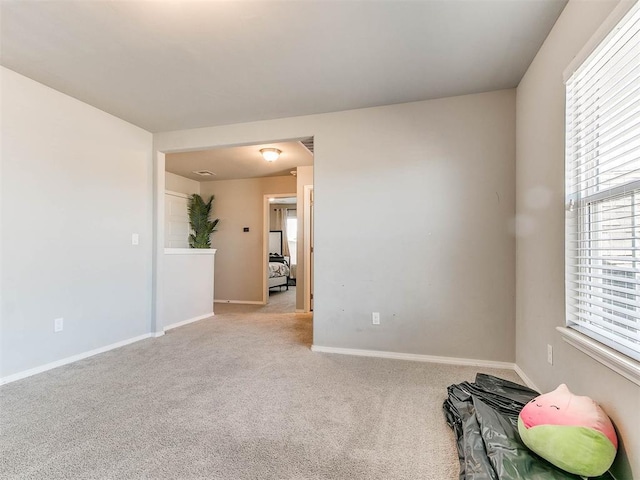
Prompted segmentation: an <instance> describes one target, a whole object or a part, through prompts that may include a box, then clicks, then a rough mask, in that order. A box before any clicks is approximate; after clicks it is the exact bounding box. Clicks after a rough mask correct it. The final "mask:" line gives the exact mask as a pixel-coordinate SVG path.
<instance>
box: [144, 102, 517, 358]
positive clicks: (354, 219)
mask: <svg viewBox="0 0 640 480" xmlns="http://www.w3.org/2000/svg"><path fill="white" fill-rule="evenodd" d="M309 136H314V140H315V141H314V148H315V156H314V189H315V292H314V293H315V312H314V343H315V344H317V345H320V346H332V347H349V348H362V349H372V350H387V351H396V352H407V353H417V354H430V355H443V356H450V357H465V358H477V359H485V360H497V361H513V360H514V356H515V348H514V337H515V332H514V293H515V288H514V283H515V282H514V274H515V265H514V258H515V240H514V237H513V235H512V234H511V232H510V225H511V223H512V220H513V216H514V213H515V203H514V201H515V188H514V182H513V179H514V175H515V172H514V167H515V143H514V140H515V91H514V90H504V91H498V92H491V93H484V94H478V95H468V96H462V97H455V98H447V99H441V100H432V101H425V102H416V103H408V104H403V105H392V106H387V107H378V108H370V109H362V110H353V111H345V112H337V113H330V114H323V115H311V116H305V117H295V118H285V119H278V120H270V121H263V122H253V123H247V124H238V125H228V126H220V127H211V128H200V129H194V130H187V131H178V132H165V133H159V134H155V135H154V142H155V147H156V148H157V150H159V151H162V152H164V151H179V150H184V149H196V148H207V147H213V146H228V145H236V144H249V143H258V142H267V141H277V140H287V139H295V138H304V137H309ZM214 193H216V195H217V192H214ZM396 205H403V208H401V209H399V208H396V207H395V206H396ZM239 227H241V225H240V224H238V225H237V226H234V228H239ZM215 241H216V240H215V235H214V245H215ZM256 241H257V239H256ZM215 246H216V247H217V246H218V245H215ZM223 255H224V248H223V247H222V246H220V250H219V252H218V255H217V262H216V267H217V268H218V267H221V266H222V258H223ZM221 283H222V281H221V280H220V281H219V280H218V277H216V288H217V289H218V292H219V289H220V288H222V286H221ZM218 292H216V296H217V294H218ZM372 311H378V312H381V316H382V324H381V325H380V326H373V325H372V324H371V312H372Z"/></svg>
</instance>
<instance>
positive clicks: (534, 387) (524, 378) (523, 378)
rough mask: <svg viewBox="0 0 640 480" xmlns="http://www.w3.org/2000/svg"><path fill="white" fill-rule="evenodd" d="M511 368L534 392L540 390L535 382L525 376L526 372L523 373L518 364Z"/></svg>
mask: <svg viewBox="0 0 640 480" xmlns="http://www.w3.org/2000/svg"><path fill="white" fill-rule="evenodd" d="M513 369H514V370H515V372H516V373H517V374H518V376H519V377H520V378H521V379H522V381H523V382H524V384H525V385H526V386H527V387H529V388H530V389H532V390H535V391H536V392H539V391H540V389H539V388H538V387H536V384H535V383H533V382H532V381H531V379H530V378H529V377H527V374H526V373H524V371H523V370H522V369H521V368H520V367H519V366H518V364H515V365H514V367H513Z"/></svg>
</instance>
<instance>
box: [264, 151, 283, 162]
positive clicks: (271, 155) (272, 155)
mask: <svg viewBox="0 0 640 480" xmlns="http://www.w3.org/2000/svg"><path fill="white" fill-rule="evenodd" d="M260 153H261V154H262V158H264V159H265V160H266V161H267V162H275V161H276V160H277V159H278V157H279V156H280V154H281V153H282V150H278V149H277V148H262V149H260Z"/></svg>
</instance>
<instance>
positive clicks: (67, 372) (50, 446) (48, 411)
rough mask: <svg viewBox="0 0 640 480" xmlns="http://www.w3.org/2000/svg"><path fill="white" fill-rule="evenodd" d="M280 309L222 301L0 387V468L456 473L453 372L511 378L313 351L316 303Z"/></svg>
mask: <svg viewBox="0 0 640 480" xmlns="http://www.w3.org/2000/svg"><path fill="white" fill-rule="evenodd" d="M294 295H295V294H294ZM280 298H281V299H283V304H284V305H288V304H289V301H285V295H283V296H281V297H280ZM279 308H283V307H282V305H281V306H280V307H279V306H278V302H276V301H272V303H271V304H270V305H269V306H267V307H258V306H244V305H218V304H216V316H215V317H213V318H211V319H207V320H202V321H200V322H197V323H193V324H190V325H187V326H184V327H181V328H177V329H174V330H171V331H169V332H168V333H167V334H166V335H165V336H164V337H161V338H157V339H149V340H145V341H142V342H138V343H136V344H132V345H129V346H127V347H123V348H120V349H118V350H114V351H111V352H107V353H104V354H101V355H98V356H95V357H92V358H88V359H85V360H82V361H80V362H76V363H74V364H71V365H67V366H64V367H60V368H57V369H55V370H51V371H49V372H46V373H43V374H40V375H37V376H34V377H30V378H27V379H24V380H21V381H18V382H14V383H11V384H8V385H5V386H3V387H0V478H3V479H23V478H24V479H26V478H34V479H62V478H64V479H130V478H132V479H260V480H262V479H363V480H364V479H367V480H370V479H381V480H382V479H385V480H390V479H434V480H446V479H452V480H453V479H457V475H458V461H457V456H456V451H455V447H454V438H453V434H452V432H451V431H450V430H449V428H448V427H447V426H446V424H445V422H444V417H443V414H442V402H443V400H444V398H445V396H446V387H447V385H449V384H451V383H458V382H461V381H463V380H473V378H474V376H475V374H476V372H477V371H482V372H487V373H491V374H495V375H498V376H502V377H505V378H508V379H511V380H515V381H518V377H517V376H516V375H515V374H514V373H513V372H510V371H500V370H491V369H476V368H469V367H454V366H446V365H435V364H426V363H414V362H405V361H397V360H385V359H374V358H359V357H349V356H341V355H328V354H319V353H312V352H311V351H310V350H309V347H310V345H311V333H312V328H311V327H312V318H311V316H310V315H296V314H294V313H281V311H279ZM287 308H289V307H287Z"/></svg>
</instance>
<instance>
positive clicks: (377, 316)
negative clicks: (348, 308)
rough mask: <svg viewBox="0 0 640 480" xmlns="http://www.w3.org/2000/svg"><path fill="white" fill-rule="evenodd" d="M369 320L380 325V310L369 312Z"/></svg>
mask: <svg viewBox="0 0 640 480" xmlns="http://www.w3.org/2000/svg"><path fill="white" fill-rule="evenodd" d="M371 322H372V323H373V324H374V325H380V312H373V313H372V314H371Z"/></svg>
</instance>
